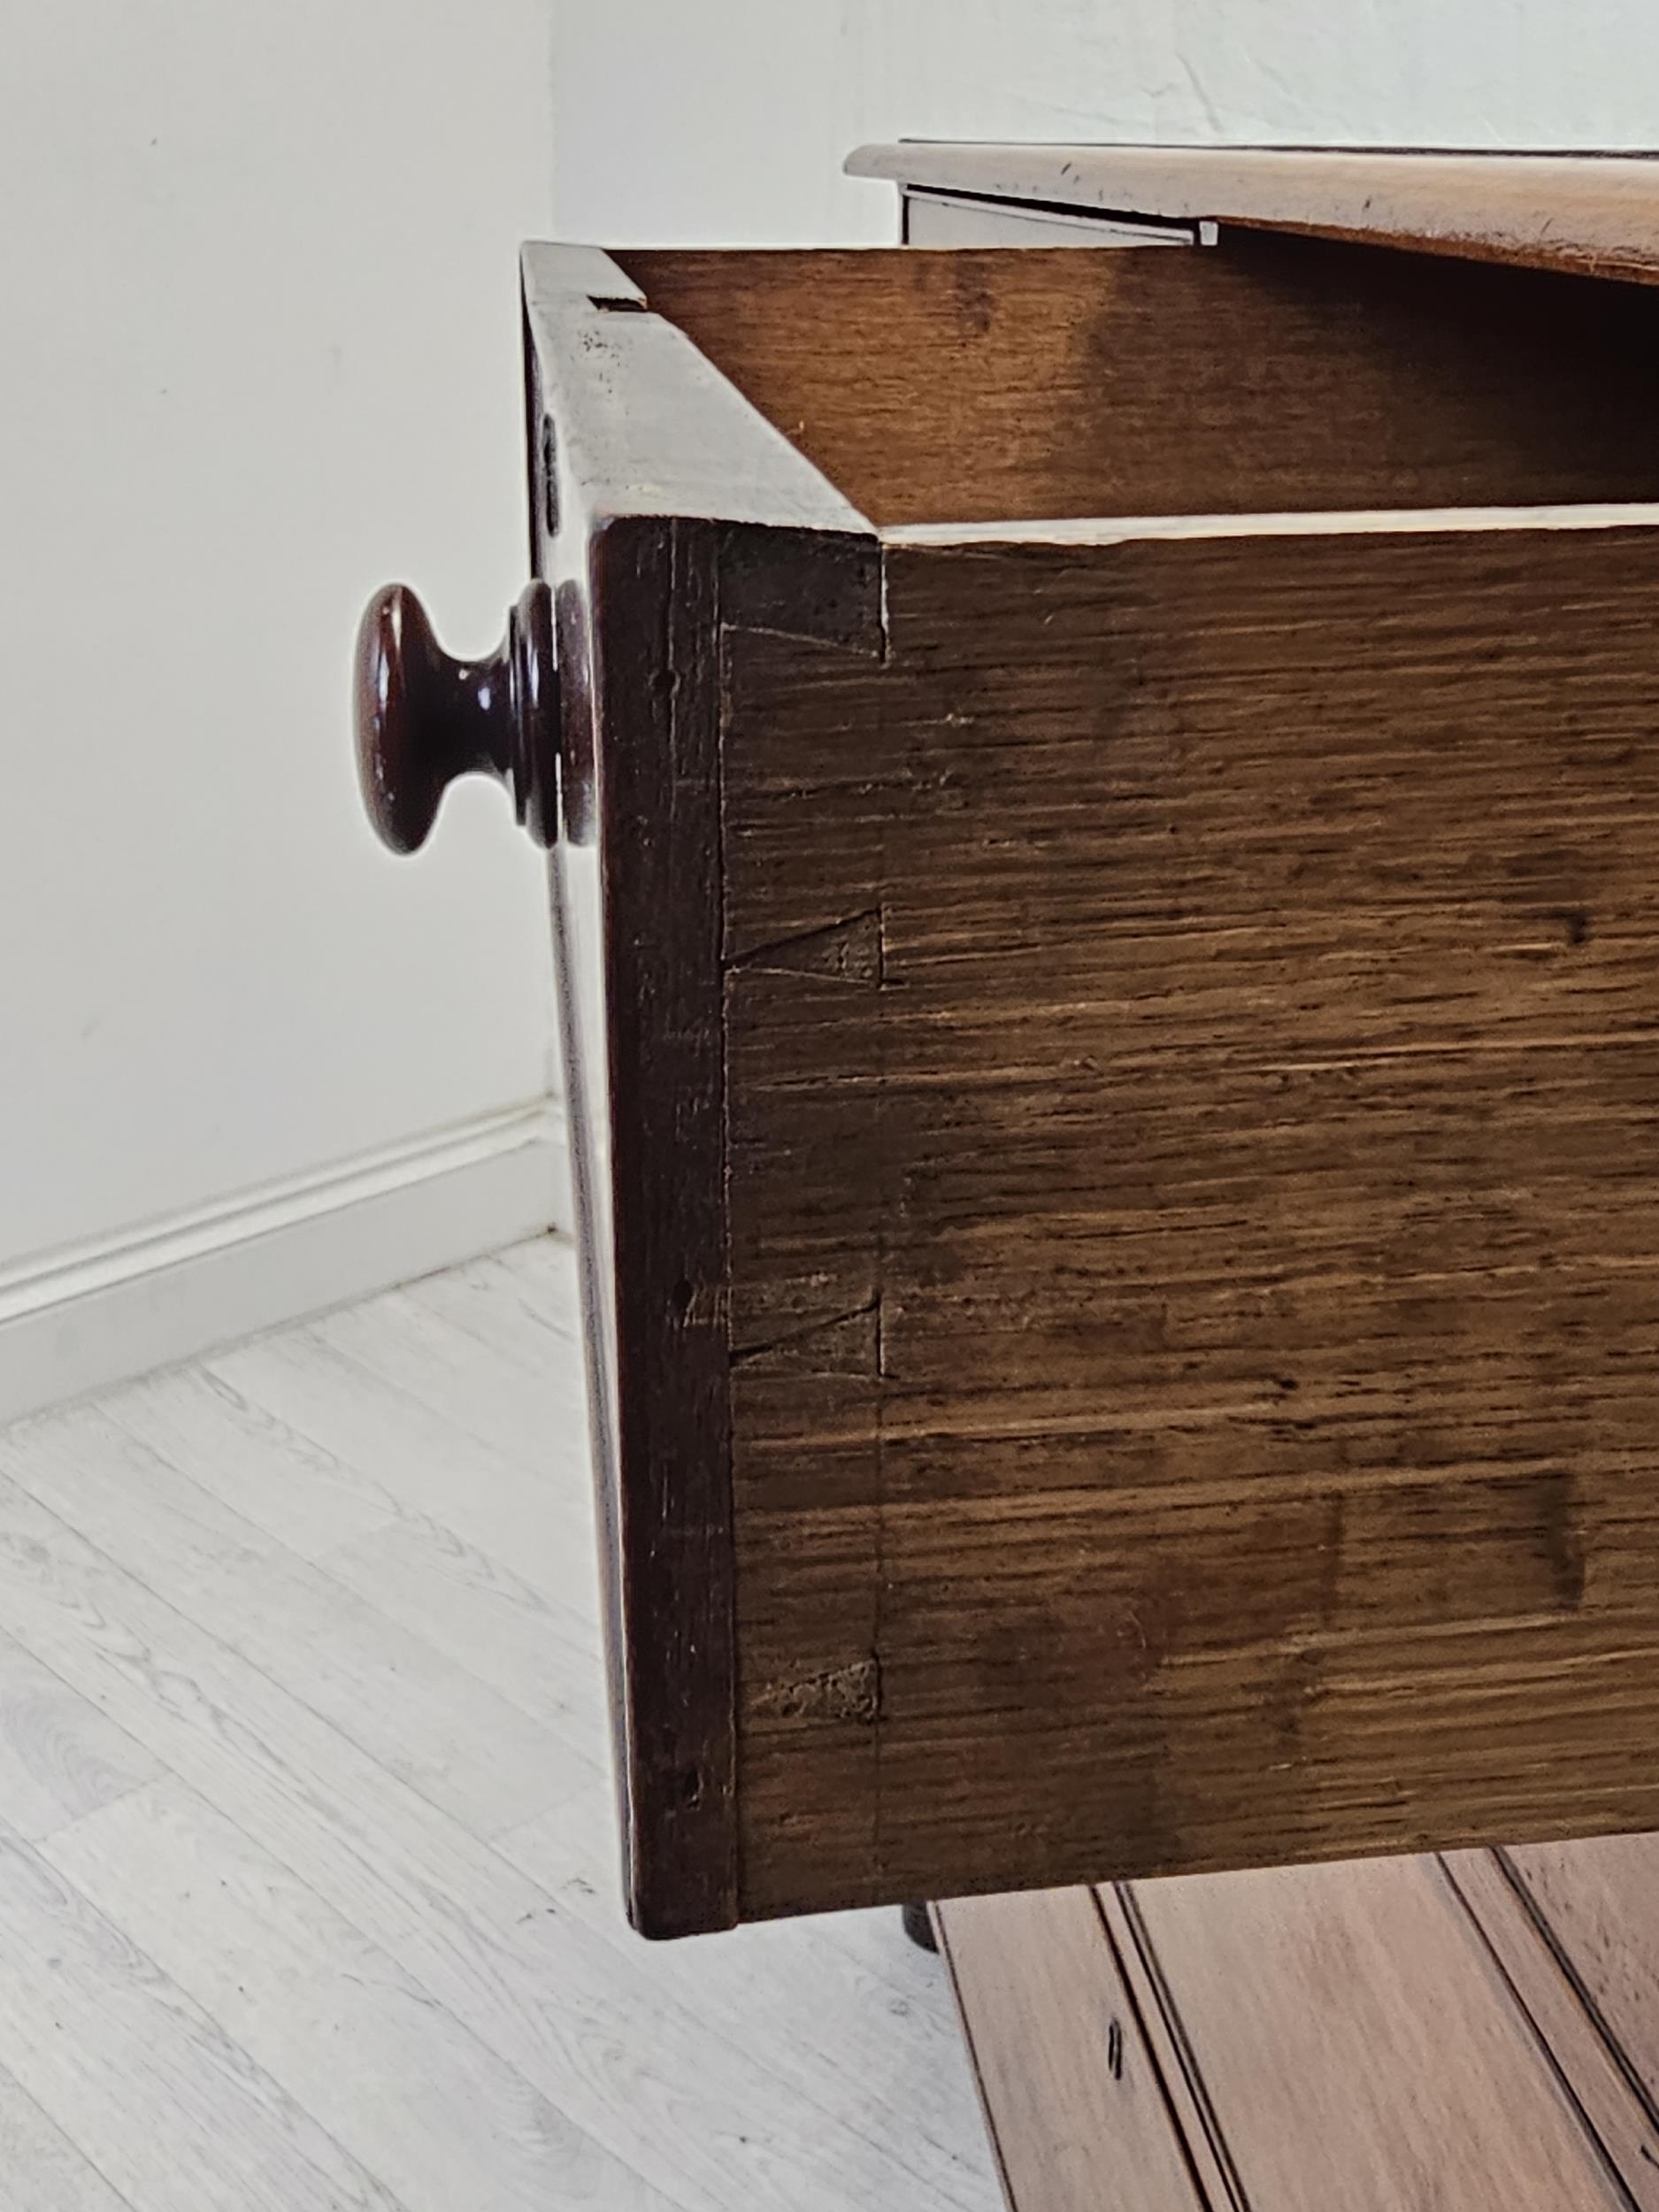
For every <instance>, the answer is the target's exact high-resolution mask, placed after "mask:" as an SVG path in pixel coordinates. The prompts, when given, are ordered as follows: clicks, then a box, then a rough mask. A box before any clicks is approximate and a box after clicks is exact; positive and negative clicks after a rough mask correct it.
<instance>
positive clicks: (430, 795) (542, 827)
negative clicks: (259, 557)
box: [357, 581, 559, 853]
mask: <svg viewBox="0 0 1659 2212" xmlns="http://www.w3.org/2000/svg"><path fill="white" fill-rule="evenodd" d="M558 746H559V698H558V672H557V668H556V667H555V665H554V660H553V603H552V595H551V593H550V592H549V589H548V587H547V586H546V584H545V583H542V582H540V581H538V582H535V583H533V584H531V585H529V586H528V587H527V588H526V590H525V591H524V592H523V593H522V594H521V595H520V596H519V599H518V603H517V605H516V606H515V607H514V608H513V609H512V611H511V613H510V614H509V616H508V618H507V634H506V637H505V639H504V640H503V642H502V644H501V645H500V647H499V648H498V649H496V650H495V652H494V653H492V654H490V655H489V656H488V657H487V658H485V659H483V660H476V661H462V660H456V659H454V658H453V657H451V656H450V655H449V654H448V653H446V652H444V650H443V649H442V647H441V646H440V645H439V643H438V641H437V640H436V638H435V637H434V635H433V631H432V625H431V623H430V622H429V621H428V620H427V618H426V609H425V608H424V607H423V606H422V605H421V603H420V601H419V599H418V598H417V597H416V595H415V594H414V593H413V592H412V591H411V590H410V588H409V587H408V586H407V585H406V584H388V586H387V587H386V588H385V589H384V590H383V591H379V592H377V593H376V594H375V595H374V597H373V599H372V600H370V602H369V603H368V606H367V608H366V609H365V611H364V616H363V622H362V626H361V627H360V628H359V630H358V632H357V771H358V775H359V778H360V780H361V782H362V786H363V799H364V804H365V806H366V807H367V809H368V812H369V818H370V820H371V821H372V822H373V825H374V826H375V828H376V830H377V831H378V832H379V833H380V838H381V840H382V841H383V842H385V843H386V844H388V845H389V846H390V847H391V849H392V850H393V851H394V852H399V853H411V852H414V851H416V850H417V849H419V847H420V846H421V845H423V844H424V843H425V842H426V836H427V833H429V832H430V830H431V828H432V825H433V822H434V819H435V818H436V815H437V811H438V805H439V802H440V801H441V800H442V797H443V794H444V792H445V790H446V789H447V788H448V787H449V784H450V783H451V782H452V781H453V780H454V779H455V778H456V777H457V776H465V775H472V774H475V773H482V774H486V775H492V776H494V777H495V778H496V779H497V780H498V781H500V782H502V783H504V784H505V785H506V786H507V787H508V788H509V789H510V790H511V793H512V796H513V806H514V811H515V812H516V813H517V815H518V819H519V820H520V821H521V822H522V823H523V824H524V825H525V826H526V828H527V829H528V831H529V832H530V834H531V835H532V837H534V839H535V840H536V841H537V843H538V844H541V845H550V844H551V843H552V842H553V841H554V838H555V836H556V834H557V811H558V810H557V799H558Z"/></svg>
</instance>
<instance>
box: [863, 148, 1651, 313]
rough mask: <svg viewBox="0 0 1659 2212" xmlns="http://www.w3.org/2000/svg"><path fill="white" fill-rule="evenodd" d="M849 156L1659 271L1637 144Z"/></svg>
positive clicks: (995, 191)
mask: <svg viewBox="0 0 1659 2212" xmlns="http://www.w3.org/2000/svg"><path fill="white" fill-rule="evenodd" d="M847 167H848V169H849V172H850V173H852V174H853V175H854V176H861V177H888V178H891V179H893V180H895V182H898V183H902V184H925V185H932V186H933V187H935V188H941V189H945V190H954V191H958V192H971V193H977V194H983V195H986V196H989V197H991V198H994V199H1003V198H1010V199H1017V200H1038V201H1044V202H1048V203H1052V204H1057V205H1060V206H1064V207H1071V208H1087V209H1090V210H1092V211H1095V212H1097V213H1102V214H1111V215H1120V216H1121V215H1137V214H1138V215H1158V216H1164V217H1171V218H1174V219H1179V220H1184V221H1194V220H1202V219H1205V218H1216V219H1220V220H1221V221H1222V222H1223V223H1224V224H1227V225H1232V224H1249V225H1260V226H1261V227H1263V228H1268V229H1273V230H1286V231H1310V232H1313V233H1316V234H1320V235H1323V236H1328V237H1340V238H1364V239H1368V240H1370V241H1371V242H1373V243H1375V244H1378V245H1387V246H1398V247H1407V248H1409V249H1410V250H1413V251H1415V252H1417V253H1433V254H1453V255H1456V256H1458V257H1468V258H1471V259H1475V260H1493V261H1512V262H1519V263H1523V264H1525V265H1529V266H1532V267H1537V268H1566V269H1578V270H1583V271H1585V272H1586V273H1590V274H1593V275H1596V276H1602V277H1620V278H1626V279H1630V280H1635V281H1638V282H1642V283H1653V282H1655V280H1659V170H1655V165H1654V163H1653V161H1652V160H1651V159H1650V158H1647V157H1642V156H1634V157H1623V158H1620V157H1611V158H1609V157H1604V156H1600V155H1590V156H1586V155H1582V154H1580V155H1573V154H1511V153H1484V154H1483V153H1428V152H1423V153H1417V152H1408V151H1398V152H1395V151H1385V150H1379V149H1376V148H1365V147H1360V148H1354V147H1350V148H1337V147H1307V148H1302V147H1267V146H1259V147H1257V146H1068V145H1052V144H1051V145H1027V146H1018V145H996V144H979V145H972V144H959V143H951V142H949V141H942V140H935V141H933V142H902V143H900V144H898V145H887V146H879V145H878V146H861V147H859V148H858V149H857V150H856V152H854V153H853V154H851V155H850V156H849V158H848V162H847ZM1224 235H1225V233H1224Z"/></svg>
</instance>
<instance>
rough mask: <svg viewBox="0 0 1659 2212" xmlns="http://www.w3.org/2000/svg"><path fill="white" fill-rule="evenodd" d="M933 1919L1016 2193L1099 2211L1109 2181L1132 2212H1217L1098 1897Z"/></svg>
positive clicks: (1052, 1894) (948, 1910)
mask: <svg viewBox="0 0 1659 2212" xmlns="http://www.w3.org/2000/svg"><path fill="white" fill-rule="evenodd" d="M939 1919H940V1928H941V1939H942V1941H943V1943H944V1947H945V1950H946V1952H947V1954H948V1955H949V1960H950V1969H951V1975H952V1978H953V1979H954V1981H955V1984H956V1995H957V2000H958V2001H959V2002H960V2004H961V2006H962V2012H963V2018H964V2023H965V2024H966V2025H967V2029H968V2035H969V2041H970V2044H971V2047H972V2051H973V2059H974V2067H975V2071H976V2073H977V2075H978V2078H979V2085H980V2093H981V2095H982V2096H983V2098H984V2101H985V2112H986V2119H987V2124H988V2125H989V2127H990V2131H991V2134H992V2137H993V2139H994V2140H995V2144H996V2149H997V2157H998V2160H999V2162H1000V2163H1001V2166H1002V2174H1003V2177H1004V2180H1005V2182H1006V2184H1007V2188H1008V2193H1009V2198H1010V2202H1011V2203H1012V2204H1014V2205H1015V2206H1017V2207H1020V2208H1038V2207H1041V2212H1098V2208H1099V2206H1100V2202H1101V2193H1102V2188H1104V2187H1108V2186H1110V2187H1111V2188H1112V2189H1114V2190H1115V2191H1118V2192H1121V2193H1122V2196H1123V2199H1124V2200H1125V2202H1129V2203H1133V2205H1134V2206H1135V2207H1136V2212H1210V2207H1209V2206H1208V2205H1207V2204H1206V2201H1205V2200H1204V2197H1203V2195H1202V2193H1201V2191H1200V2189H1199V2186H1198V2184H1197V2181H1196V2179H1195V2177H1194V2173H1193V2170H1192V2165H1191V2162H1190V2159H1189V2155H1188V2153H1187V2147H1186V2145H1185V2144H1184V2143H1183V2140H1182V2138H1181V2134H1180V2131H1179V2129H1178V2128H1177V2127H1176V2125H1175V2124H1174V2121H1173V2118H1172V2116H1171V2111H1170V2106H1169V2101H1168V2096H1167V2093H1166V2091H1165V2089H1164V2084H1163V2082H1162V2080H1161V2079H1160V2077H1159V2071H1158V2067H1157V2062H1156V2058H1155V2056H1154V2053H1153V2049H1152V2047H1151V2046H1150V2044H1149V2043H1148V2040H1147V2038H1146V2034H1145V2032H1144V2030H1143V2028H1142V2025H1141V2021H1140V2019H1139V2017H1138V2016H1137V2013H1136V2010H1135V2006H1134V2001H1133V1995H1132V1993H1131V1990H1130V1987H1129V1985H1128V1983H1127V1982H1126V1981H1125V1978H1124V1976H1123V1972H1122V1970H1121V1968H1120V1966H1119V1964H1118V1960H1117V1957H1116V1955H1115V1953H1114V1950H1113V1947H1112V1945H1111V1943H1110V1939H1109V1938H1108V1935H1107V1932H1106V1928H1105V1925H1104V1924H1103V1922H1102V1918H1101V1916H1100V1911H1099V1909H1098V1908H1097V1906H1096V1904H1095V1902H1094V1896H1093V1894H1092V1893H1091V1892H1090V1891H1088V1890H1086V1889H1056V1890H1033V1891H1031V1892H1029V1893H1027V1894H1025V1895H1024V1896H1019V1897H992V1898H963V1899H959V1900H958V1901H956V1902H955V1903H954V1904H949V1905H946V1906H944V1907H942V1908H941V1910H940V1915H939ZM1275 2212H1277V2208H1275Z"/></svg>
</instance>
